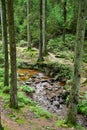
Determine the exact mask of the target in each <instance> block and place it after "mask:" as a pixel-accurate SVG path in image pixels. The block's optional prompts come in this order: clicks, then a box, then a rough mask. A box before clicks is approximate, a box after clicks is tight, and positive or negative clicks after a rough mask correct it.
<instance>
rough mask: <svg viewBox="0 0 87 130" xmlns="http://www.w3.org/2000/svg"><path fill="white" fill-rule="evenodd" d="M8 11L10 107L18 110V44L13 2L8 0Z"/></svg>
mask: <svg viewBox="0 0 87 130" xmlns="http://www.w3.org/2000/svg"><path fill="white" fill-rule="evenodd" d="M7 9H8V26H9V41H10V64H11V81H10V86H11V90H10V106H11V107H13V108H18V100H17V70H16V43H15V31H14V11H13V0H7Z"/></svg>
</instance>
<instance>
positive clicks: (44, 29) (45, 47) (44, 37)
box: [42, 0, 47, 55]
mask: <svg viewBox="0 0 87 130" xmlns="http://www.w3.org/2000/svg"><path fill="white" fill-rule="evenodd" d="M42 2H43V3H42V5H43V55H46V53H47V43H46V10H47V0H43V1H42Z"/></svg>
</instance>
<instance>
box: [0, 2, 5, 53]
mask: <svg viewBox="0 0 87 130" xmlns="http://www.w3.org/2000/svg"><path fill="white" fill-rule="evenodd" d="M0 15H1V29H2V43H4V39H3V38H4V36H3V27H2V25H3V21H2V7H1V4H0ZM2 51H3V52H4V45H3V44H2Z"/></svg>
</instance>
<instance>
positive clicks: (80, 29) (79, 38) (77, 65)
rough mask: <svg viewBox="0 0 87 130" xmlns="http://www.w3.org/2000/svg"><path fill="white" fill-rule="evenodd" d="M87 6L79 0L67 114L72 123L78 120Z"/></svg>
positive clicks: (69, 121) (84, 1) (82, 0)
mask: <svg viewBox="0 0 87 130" xmlns="http://www.w3.org/2000/svg"><path fill="white" fill-rule="evenodd" d="M86 8H87V1H86V0H79V12H78V21H77V35H76V45H75V59H74V76H73V82H72V88H71V93H70V104H69V110H68V114H67V122H68V123H72V124H76V121H77V118H76V117H77V104H78V98H79V89H80V78H81V64H82V52H83V43H84V35H85V22H86Z"/></svg>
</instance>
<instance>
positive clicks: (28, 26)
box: [27, 0, 31, 49]
mask: <svg viewBox="0 0 87 130" xmlns="http://www.w3.org/2000/svg"><path fill="white" fill-rule="evenodd" d="M27 42H28V44H27V47H28V49H29V48H31V34H30V0H27Z"/></svg>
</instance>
